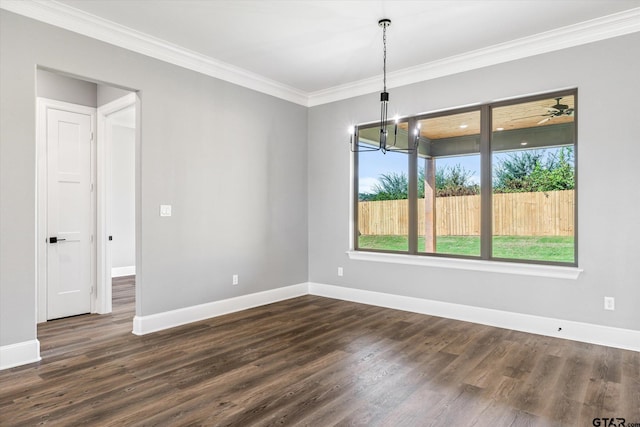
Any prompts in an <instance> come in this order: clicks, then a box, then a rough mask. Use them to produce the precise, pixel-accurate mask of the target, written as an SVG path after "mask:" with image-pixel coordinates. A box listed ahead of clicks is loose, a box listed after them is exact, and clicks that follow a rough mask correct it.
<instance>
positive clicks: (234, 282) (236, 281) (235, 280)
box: [231, 274, 238, 285]
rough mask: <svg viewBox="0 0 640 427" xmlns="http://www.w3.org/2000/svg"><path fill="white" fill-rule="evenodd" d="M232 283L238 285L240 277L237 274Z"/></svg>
mask: <svg viewBox="0 0 640 427" xmlns="http://www.w3.org/2000/svg"><path fill="white" fill-rule="evenodd" d="M231 283H232V284H234V285H237V284H238V275H237V274H234V275H233V281H232V282H231Z"/></svg>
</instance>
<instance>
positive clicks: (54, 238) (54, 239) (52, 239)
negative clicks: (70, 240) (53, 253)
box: [49, 237, 67, 243]
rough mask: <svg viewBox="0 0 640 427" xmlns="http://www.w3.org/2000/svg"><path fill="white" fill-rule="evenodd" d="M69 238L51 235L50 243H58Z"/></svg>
mask: <svg viewBox="0 0 640 427" xmlns="http://www.w3.org/2000/svg"><path fill="white" fill-rule="evenodd" d="M65 240H67V239H58V238H57V237H49V243H58V242H63V241H65Z"/></svg>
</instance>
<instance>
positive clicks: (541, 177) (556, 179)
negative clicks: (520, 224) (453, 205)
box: [493, 147, 575, 193]
mask: <svg viewBox="0 0 640 427" xmlns="http://www.w3.org/2000/svg"><path fill="white" fill-rule="evenodd" d="M573 165H574V159H573V148H572V147H563V148H560V149H559V150H557V151H555V152H550V151H547V150H527V151H520V152H517V153H512V154H510V155H509V157H507V158H506V159H502V160H501V161H499V162H498V164H497V165H496V168H495V171H494V176H493V191H494V192H495V193H518V192H534V191H554V190H570V189H573V188H574V187H575V168H574V166H573Z"/></svg>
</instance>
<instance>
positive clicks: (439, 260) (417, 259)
mask: <svg viewBox="0 0 640 427" xmlns="http://www.w3.org/2000/svg"><path fill="white" fill-rule="evenodd" d="M347 255H348V256H349V259H351V260H355V261H369V262H386V263H391V264H408V265H418V266H422V267H435V268H451V269H456V270H472V271H483V272H490V273H504V274H515V275H521V276H537V277H550V278H554V279H569V280H577V279H578V277H579V276H580V273H582V272H583V270H582V269H581V268H577V267H563V266H556V265H544V264H524V263H517V262H500V261H485V260H476V259H462V258H444V257H430V256H421V255H410V254H393V253H386V252H365V251H355V250H350V251H347Z"/></svg>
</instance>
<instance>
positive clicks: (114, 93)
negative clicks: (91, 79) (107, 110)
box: [96, 84, 131, 107]
mask: <svg viewBox="0 0 640 427" xmlns="http://www.w3.org/2000/svg"><path fill="white" fill-rule="evenodd" d="M97 86H98V88H97V101H96V102H97V105H98V107H102V106H103V105H104V104H108V103H109V102H111V101H115V100H116V99H119V98H122V97H123V96H127V95H128V94H130V93H131V91H128V90H126V89H120V88H117V87H113V86H110V85H105V84H99V85H97Z"/></svg>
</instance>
